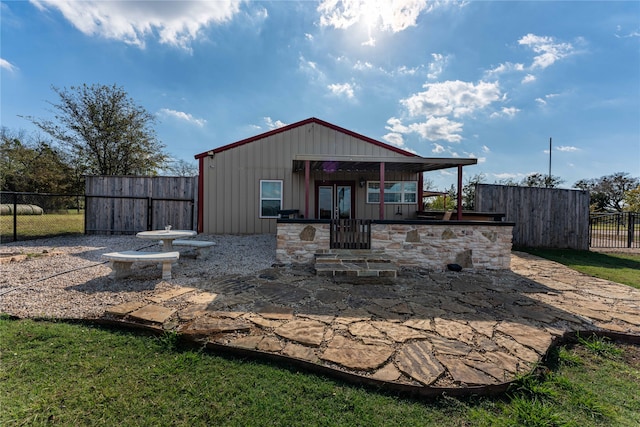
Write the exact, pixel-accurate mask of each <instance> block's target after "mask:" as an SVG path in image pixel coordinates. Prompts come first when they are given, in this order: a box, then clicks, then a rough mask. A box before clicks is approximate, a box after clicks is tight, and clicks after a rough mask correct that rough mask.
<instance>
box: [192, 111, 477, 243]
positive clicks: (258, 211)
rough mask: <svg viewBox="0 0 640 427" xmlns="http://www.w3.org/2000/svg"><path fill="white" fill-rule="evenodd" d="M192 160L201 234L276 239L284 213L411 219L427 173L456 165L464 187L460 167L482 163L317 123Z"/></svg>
mask: <svg viewBox="0 0 640 427" xmlns="http://www.w3.org/2000/svg"><path fill="white" fill-rule="evenodd" d="M195 158H196V159H197V160H198V162H199V172H200V173H199V187H198V189H199V197H198V218H200V221H199V223H198V231H199V232H203V233H212V234H222V233H232V234H236V233H240V234H262V233H273V234H275V233H276V222H277V219H278V218H279V217H282V216H289V217H298V218H305V219H323V220H324V219H335V218H362V219H385V218H389V219H412V218H415V217H416V212H417V211H420V210H421V209H422V206H421V200H422V196H423V188H422V186H423V172H427V171H433V170H438V169H446V168H457V169H458V187H459V190H461V187H462V167H463V166H465V165H472V164H476V163H477V159H461V158H424V157H420V156H417V155H415V154H413V153H410V152H408V151H405V150H401V149H399V148H397V147H394V146H391V145H389V144H385V143H383V142H380V141H376V140H374V139H372V138H369V137H366V136H364V135H360V134H357V133H355V132H352V131H350V130H347V129H344V128H341V127H339V126H336V125H333V124H331V123H327V122H325V121H322V120H320V119H317V118H309V119H306V120H303V121H300V122H297V123H293V124H291V125H288V126H284V127H281V128H278V129H275V130H272V131H269V132H266V133H263V134H260V135H256V136H254V137H251V138H247V139H244V140H241V141H238V142H234V143H232V144H228V145H225V146H222V147H218V148H215V149H212V150H209V151H206V152H203V153H200V154H198V155H196V156H195ZM459 193H460V194H462V191H459ZM458 211H459V212H461V209H458Z"/></svg>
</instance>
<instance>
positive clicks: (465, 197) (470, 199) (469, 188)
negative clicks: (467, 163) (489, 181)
mask: <svg viewBox="0 0 640 427" xmlns="http://www.w3.org/2000/svg"><path fill="white" fill-rule="evenodd" d="M485 178H486V175H485V174H483V173H479V174H476V175H474V176H472V177H471V178H468V179H467V183H466V184H465V185H463V186H462V207H463V208H464V209H466V210H469V211H472V210H474V209H475V205H476V184H482V183H483V182H484V181H485Z"/></svg>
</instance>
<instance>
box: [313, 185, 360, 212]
mask: <svg viewBox="0 0 640 427" xmlns="http://www.w3.org/2000/svg"><path fill="white" fill-rule="evenodd" d="M353 194H354V193H353V185H350V184H330V185H320V186H318V219H350V218H353V208H352V206H351V201H352V195H353Z"/></svg>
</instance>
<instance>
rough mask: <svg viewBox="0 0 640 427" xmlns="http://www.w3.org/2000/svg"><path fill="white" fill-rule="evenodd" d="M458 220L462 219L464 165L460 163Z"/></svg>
mask: <svg viewBox="0 0 640 427" xmlns="http://www.w3.org/2000/svg"><path fill="white" fill-rule="evenodd" d="M457 215H458V216H457V220H458V221H460V220H461V219H462V165H458V214H457Z"/></svg>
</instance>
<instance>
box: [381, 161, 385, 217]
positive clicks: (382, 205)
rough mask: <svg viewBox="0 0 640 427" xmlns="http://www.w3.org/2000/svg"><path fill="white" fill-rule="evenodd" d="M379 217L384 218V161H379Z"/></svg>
mask: <svg viewBox="0 0 640 427" xmlns="http://www.w3.org/2000/svg"><path fill="white" fill-rule="evenodd" d="M380 219H384V162H380Z"/></svg>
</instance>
